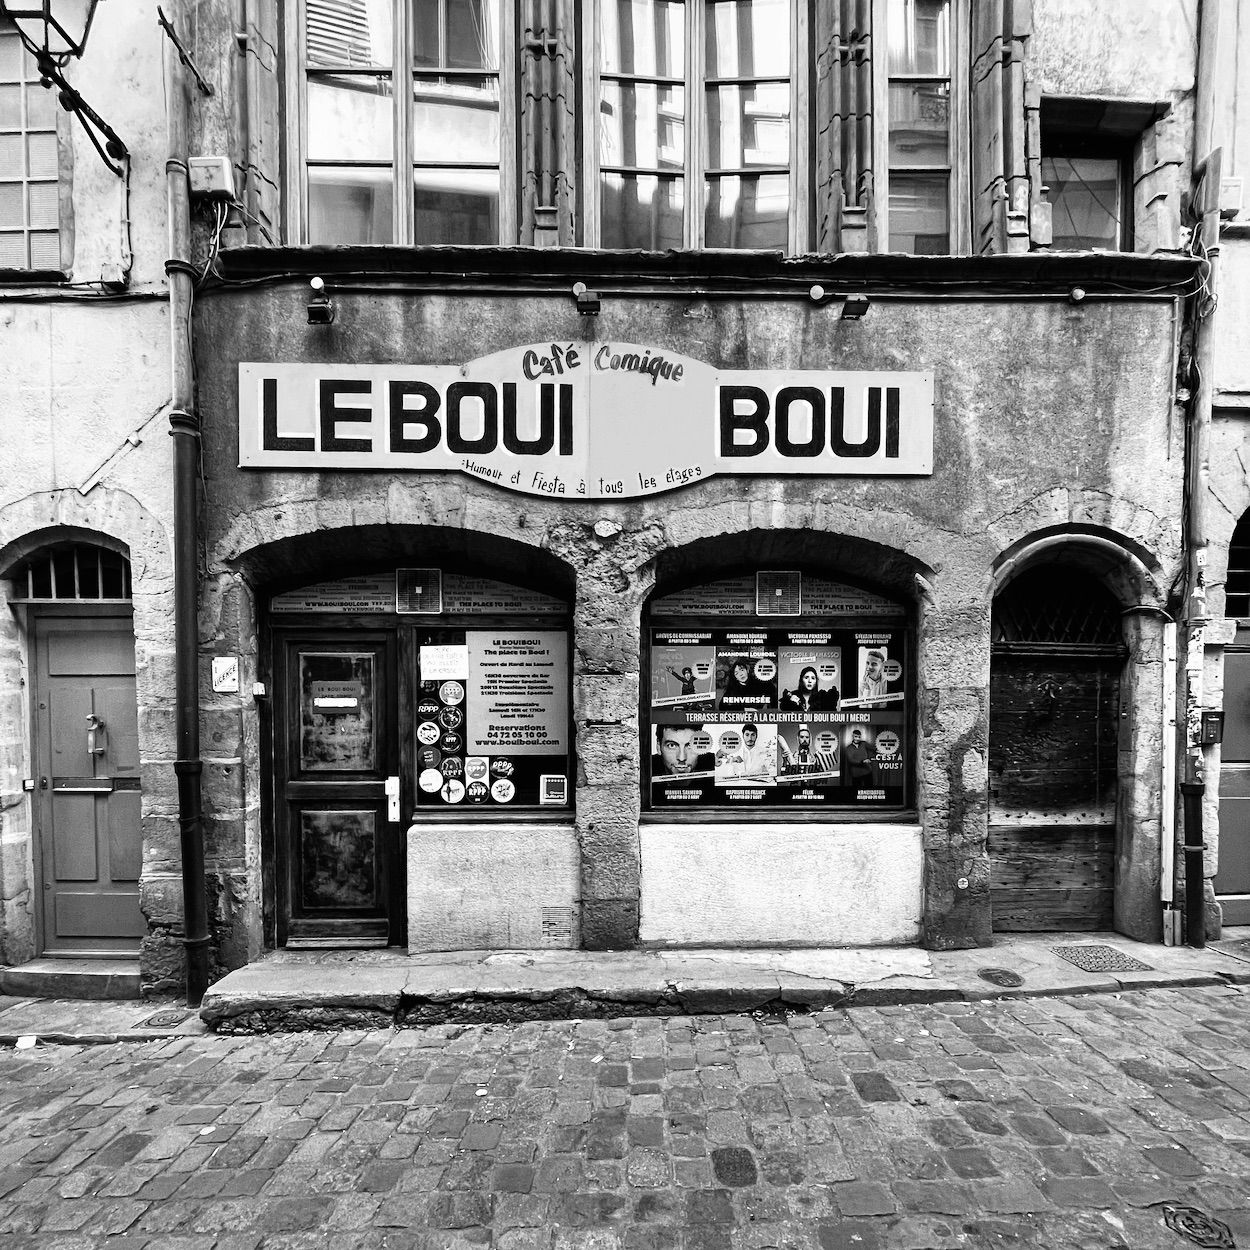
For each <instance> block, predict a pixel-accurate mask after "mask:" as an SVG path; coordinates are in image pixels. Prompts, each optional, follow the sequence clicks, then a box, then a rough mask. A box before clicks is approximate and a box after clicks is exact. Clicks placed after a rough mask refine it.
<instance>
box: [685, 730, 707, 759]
mask: <svg viewBox="0 0 1250 1250" xmlns="http://www.w3.org/2000/svg"><path fill="white" fill-rule="evenodd" d="M690 742H691V745H692V746H693V747H694V749H695V750H696V751H697V752H699V753H700V754H706V752H708V751H710V750H711V749H712V735H711V734H710V733H708V732H707V730H706V729H700V730H699V732H698V733H697V734H695V736H694V737H693V738H691V739H690Z"/></svg>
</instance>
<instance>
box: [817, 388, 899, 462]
mask: <svg viewBox="0 0 1250 1250" xmlns="http://www.w3.org/2000/svg"><path fill="white" fill-rule="evenodd" d="M883 392H884V394H885V397H886V414H885V415H886V432H885V454H886V455H887V456H889V457H892V458H893V459H895V460H897V459H898V441H899V413H898V408H899V392H898V387H897V386H870V387H869V388H868V422H867V427H868V428H867V429H866V430H865V432H864V441H863V442H862V443H849V442H847V440H846V411H845V405H844V404H843V402H842V397H841V396H840V395H835V396H834V403H833V413H832V420H831V421H830V430H829V445H830V447H831V448H832V449H833V454H834V455H835V456H846V457H847V458H848V459H862V458H866V457H868V456H875V455H876V454H877V452H879V451H880V450H881V396H882V393H883Z"/></svg>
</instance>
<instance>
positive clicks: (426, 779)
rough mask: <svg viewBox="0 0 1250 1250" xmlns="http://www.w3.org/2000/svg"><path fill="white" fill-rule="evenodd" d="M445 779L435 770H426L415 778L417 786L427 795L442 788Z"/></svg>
mask: <svg viewBox="0 0 1250 1250" xmlns="http://www.w3.org/2000/svg"><path fill="white" fill-rule="evenodd" d="M444 780H445V778H444V777H443V774H442V773H440V772H439V771H438V769H437V768H427V769H426V770H425V771H424V772H423V773H422V774H421V776H420V777H418V778H417V785H419V786H420V787H421V789H422V790H424V791H425V792H426V793H427V794H433V793H434V792H435V791H436V790H441V789H442V788H443V782H444Z"/></svg>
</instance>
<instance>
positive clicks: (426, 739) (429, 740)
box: [417, 720, 442, 747]
mask: <svg viewBox="0 0 1250 1250" xmlns="http://www.w3.org/2000/svg"><path fill="white" fill-rule="evenodd" d="M441 732H442V731H441V730H440V729H439V727H438V725H437V724H436V723H435V722H434V721H432V720H423V721H422V722H421V723H420V724H419V725H418V726H417V741H418V742H420V743H421V744H422V745H423V746H427V747H429V746H433V745H434V743H436V742H437V741H438V735H439V734H440V733H441Z"/></svg>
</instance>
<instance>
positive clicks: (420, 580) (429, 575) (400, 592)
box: [395, 569, 443, 616]
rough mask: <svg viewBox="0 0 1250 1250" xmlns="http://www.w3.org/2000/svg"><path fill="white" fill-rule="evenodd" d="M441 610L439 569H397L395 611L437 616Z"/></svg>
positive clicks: (441, 594) (412, 614) (441, 579)
mask: <svg viewBox="0 0 1250 1250" xmlns="http://www.w3.org/2000/svg"><path fill="white" fill-rule="evenodd" d="M442 610H443V574H442V571H441V570H439V569H397V570H396V571H395V611H396V612H398V613H400V615H409V616H437V615H438V614H439V613H440V612H441V611H442Z"/></svg>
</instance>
